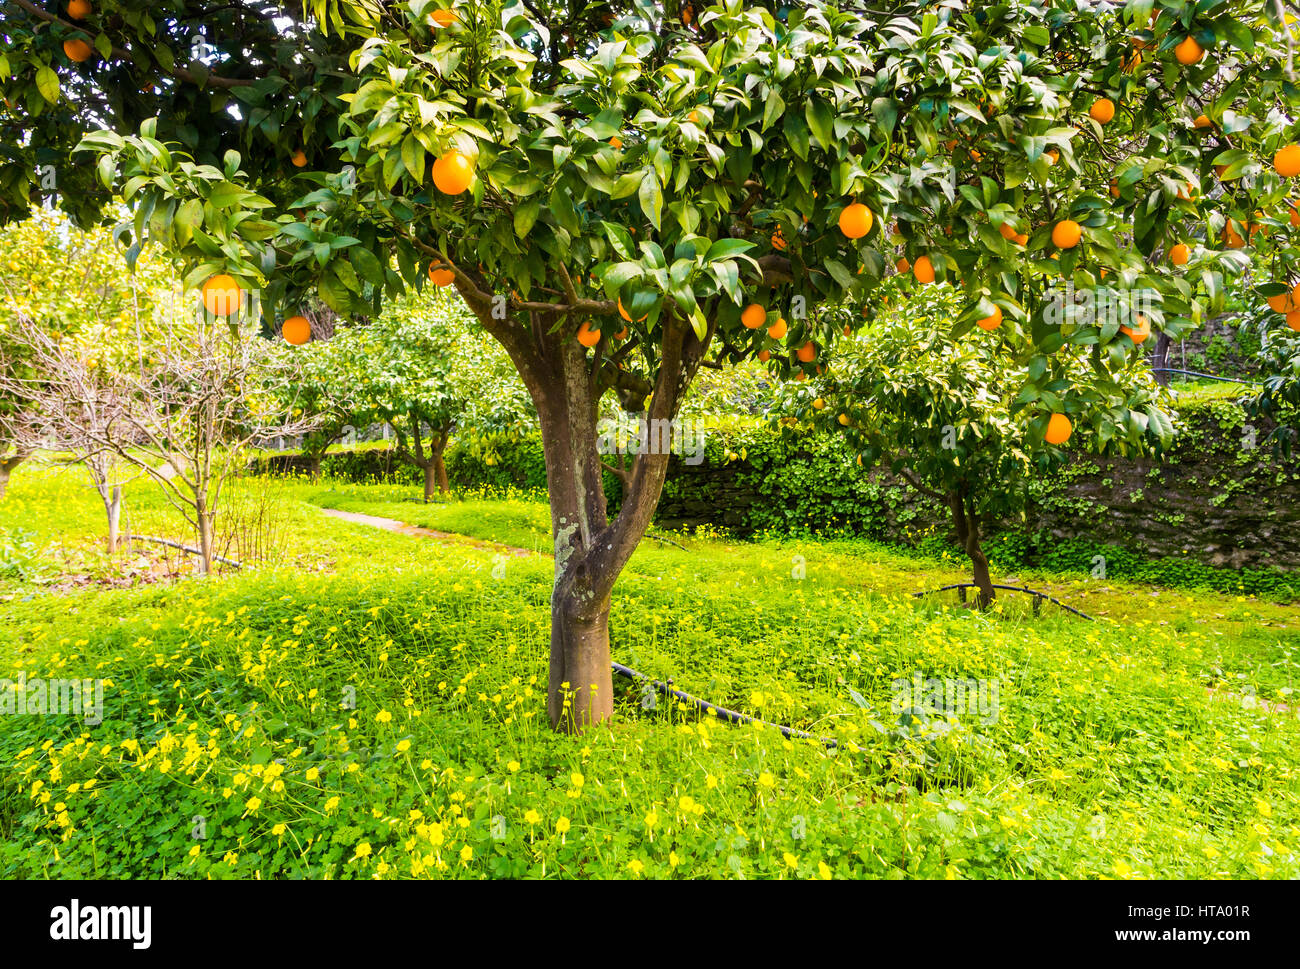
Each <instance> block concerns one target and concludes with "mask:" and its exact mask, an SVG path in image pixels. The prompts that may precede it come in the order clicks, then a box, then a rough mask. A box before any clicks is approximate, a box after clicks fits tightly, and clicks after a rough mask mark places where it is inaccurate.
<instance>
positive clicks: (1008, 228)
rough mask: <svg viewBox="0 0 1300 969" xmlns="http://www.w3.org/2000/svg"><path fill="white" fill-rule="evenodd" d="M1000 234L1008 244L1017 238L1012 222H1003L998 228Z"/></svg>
mask: <svg viewBox="0 0 1300 969" xmlns="http://www.w3.org/2000/svg"><path fill="white" fill-rule="evenodd" d="M998 232H1000V233H1002V238H1003V239H1006V240H1007V242H1010V241H1011V240H1012V239H1014V238H1015V237H1016V230H1015V229H1014V228H1013V227H1012V225H1011V223H1010V222H1003V223H1002V224H1001V225H1000V226H998Z"/></svg>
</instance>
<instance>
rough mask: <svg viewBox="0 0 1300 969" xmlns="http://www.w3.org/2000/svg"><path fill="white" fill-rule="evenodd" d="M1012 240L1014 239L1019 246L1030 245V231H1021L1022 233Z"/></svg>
mask: <svg viewBox="0 0 1300 969" xmlns="http://www.w3.org/2000/svg"><path fill="white" fill-rule="evenodd" d="M1012 241H1013V242H1014V243H1015V244H1016V245H1018V246H1023V245H1028V243H1029V233H1028V232H1022V233H1020V235H1018V236H1016V237H1015V239H1013V240H1012Z"/></svg>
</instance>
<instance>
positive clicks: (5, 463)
mask: <svg viewBox="0 0 1300 969" xmlns="http://www.w3.org/2000/svg"><path fill="white" fill-rule="evenodd" d="M25 457H27V455H25V454H15V455H12V456H11V457H7V458H0V498H3V497H4V496H5V491H6V490H7V489H8V487H9V475H10V474H12V473H13V470H14V468H16V467H18V465H20V464H22V461H23V458H25Z"/></svg>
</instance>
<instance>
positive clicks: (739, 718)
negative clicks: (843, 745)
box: [610, 663, 840, 750]
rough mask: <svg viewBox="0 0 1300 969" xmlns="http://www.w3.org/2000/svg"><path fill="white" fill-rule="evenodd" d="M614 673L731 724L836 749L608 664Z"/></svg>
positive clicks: (830, 742)
mask: <svg viewBox="0 0 1300 969" xmlns="http://www.w3.org/2000/svg"><path fill="white" fill-rule="evenodd" d="M610 666H612V667H613V668H614V672H615V673H617V674H618V675H619V676H622V677H626V678H627V679H629V680H640V681H641V682H643V683H649V684H650V685H651V686H652V687H653V688H654V689H655V690H656V691H658V692H659V693H662V694H663V695H664V696H667V697H673V698H675V699H677V700H680V701H681V702H682V703H685V704H688V705H690V706H693V707H695V708H696V709H697V710H703V711H705V712H706V713H708V712H711V713H715V714H717V716H718V717H719V718H721V719H723V720H728V721H730V722H731V723H761V724H763V726H765V727H775V728H776V729H777V730H779V731H781V734H782V736H784V737H786V738H787V739H790V740H816V741H820V742H821V743H822V744H824V745H825V746H827V747H830V748H831V749H833V750H834V749H838V748H839V746H840V742H839V741H838V740H836V739H834V738H833V737H818V736H817V735H816V734H811V733H808V732H807V731H806V730H796V729H795V728H794V727H787V726H785V724H781V723H772V722H771V721H770V720H763V719H760V718H759V717H751V716H750V715H749V714H747V713H738V712H737V711H735V710H728V709H727V708H726V707H720V706H718V705H717V704H716V703H710V702H709V701H708V700H701V699H700V698H699V697H694V696H691V695H690V694H689V693H683V692H682V691H681V690H676V689H673V687H672V685H671V681H669V682H668V683H660V682H659V681H658V680H656V679H652V678H651V677H649V676H647V675H646V674H644V673H641V672H638V671H637V670H634V669H632V668H631V667H630V666H624V665H623V664H622V663H610Z"/></svg>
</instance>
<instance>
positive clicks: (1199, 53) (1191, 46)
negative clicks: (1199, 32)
mask: <svg viewBox="0 0 1300 969" xmlns="http://www.w3.org/2000/svg"><path fill="white" fill-rule="evenodd" d="M1174 56H1175V57H1177V58H1178V63H1179V64H1182V65H1184V66H1187V67H1190V66H1191V65H1192V64H1195V63H1197V62H1198V61H1199V60H1200V59H1201V58H1202V57H1204V56H1205V48H1204V47H1202V46H1201V45H1200V44H1198V43H1197V42H1196V38H1195V37H1191V36H1188V37H1186V38H1185V39H1184V40H1183V42H1182V43H1180V44H1179V45H1178V46H1177V47H1175V48H1174Z"/></svg>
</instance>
